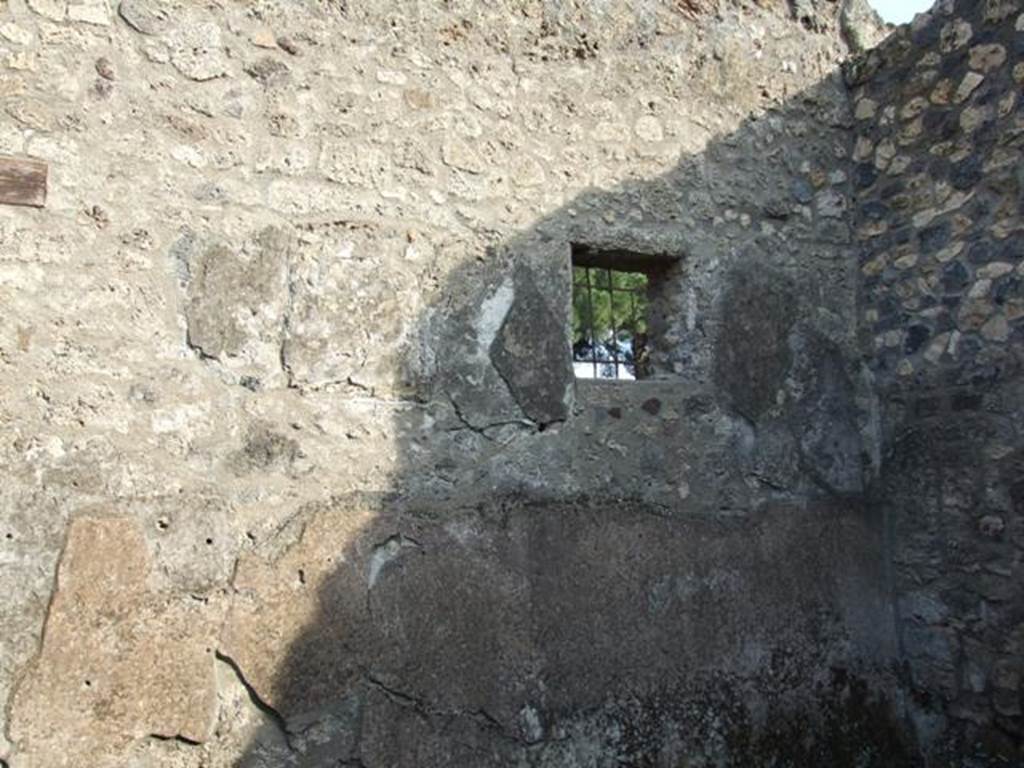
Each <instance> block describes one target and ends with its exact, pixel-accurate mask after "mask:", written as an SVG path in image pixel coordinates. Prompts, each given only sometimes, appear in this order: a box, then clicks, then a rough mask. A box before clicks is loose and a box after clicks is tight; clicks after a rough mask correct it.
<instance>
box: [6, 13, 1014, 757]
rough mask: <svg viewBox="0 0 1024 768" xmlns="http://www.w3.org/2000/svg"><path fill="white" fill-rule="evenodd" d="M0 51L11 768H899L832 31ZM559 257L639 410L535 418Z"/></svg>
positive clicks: (207, 19) (872, 420) (700, 30)
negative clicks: (616, 296) (37, 187)
mask: <svg viewBox="0 0 1024 768" xmlns="http://www.w3.org/2000/svg"><path fill="white" fill-rule="evenodd" d="M0 14H2V16H0V36H2V50H0V60H2V61H3V64H4V67H5V69H4V70H3V73H4V78H3V79H2V81H0V89H2V90H0V99H2V108H3V112H4V115H6V116H7V118H8V119H7V120H5V121H4V122H2V123H0V152H5V153H10V154H27V155H29V156H33V157H38V158H41V159H44V160H46V161H47V162H48V163H49V165H50V179H51V182H50V195H49V200H48V202H47V205H46V207H45V208H44V209H41V210H30V209H13V208H0V295H2V298H3V305H4V306H5V308H7V312H6V313H5V314H4V318H3V321H2V323H0V417H2V418H3V421H4V423H5V425H7V428H6V429H5V430H4V431H3V432H2V433H0V461H2V464H3V466H4V468H5V469H6V482H5V483H4V484H3V487H2V488H0V504H2V510H3V513H2V514H3V517H2V523H3V526H4V530H3V537H4V538H3V540H2V541H0V547H2V550H0V552H2V557H0V566H2V570H0V620H2V621H3V624H4V626H5V630H6V631H5V632H4V633H3V634H2V635H0V649H2V650H0V697H2V698H3V699H5V700H6V701H7V702H8V703H7V706H6V708H5V709H4V719H5V723H4V735H5V739H4V741H2V742H0V757H2V758H3V759H5V760H6V761H7V762H8V763H9V764H10V765H11V766H12V768H23V767H24V768H28V767H29V766H47V768H50V767H52V766H61V765H64V766H78V765H89V766H105V765H161V766H162V765H171V766H199V765H204V766H205V765H210V766H236V765H237V766H259V765H265V766H277V765H305V766H320V765H337V764H341V765H363V766H393V765H410V766H411V765H439V766H440V765H452V766H455V765H467V766H468V765H481V764H483V765H504V764H510V765H511V764H516V765H536V766H566V765H573V766H605V765H622V764H633V765H679V764H687V765H712V764H716V765H728V764H743V765H753V766H757V765H793V766H797V765H800V766H804V765H811V764H832V765H837V766H854V765H857V766H863V765H880V766H881V765H884V766H895V765H904V764H906V765H913V764H915V760H916V757H914V755H915V754H916V753H915V751H914V749H915V747H914V744H913V743H912V742H913V738H914V736H913V733H912V732H911V730H910V729H909V728H907V727H905V726H904V724H903V723H902V722H901V720H900V718H901V716H902V714H903V713H904V712H905V711H913V712H914V713H915V714H916V715H917V717H918V721H919V723H918V725H919V726H921V724H922V723H923V724H924V725H927V724H928V723H927V722H925V720H923V719H922V718H923V717H924V715H922V713H921V709H920V708H919V707H916V706H914V707H912V706H910V705H908V704H906V703H905V702H903V701H902V699H901V693H900V691H901V689H900V687H899V685H898V683H899V681H898V680H895V679H894V678H893V676H892V668H893V662H894V660H895V659H897V658H898V656H897V653H898V650H899V648H898V646H897V642H896V635H895V632H894V631H893V630H892V627H893V626H894V622H893V621H892V608H891V605H890V602H889V588H890V584H889V582H888V581H887V579H886V576H887V569H886V567H885V563H886V559H885V557H886V552H885V544H886V542H885V540H884V534H885V533H886V528H885V526H884V525H883V524H882V523H883V522H884V520H885V519H888V520H893V521H895V520H896V519H897V518H898V517H899V515H898V514H897V513H896V512H894V511H892V510H889V512H888V513H887V517H885V518H883V517H882V516H881V515H880V514H879V512H878V509H879V507H878V506H875V505H872V504H870V503H868V501H869V500H870V498H871V497H870V495H869V494H868V493H867V491H869V490H871V483H872V482H875V480H874V479H875V478H876V477H877V476H879V473H880V472H881V476H882V478H883V481H880V482H884V478H886V477H890V476H891V473H892V472H894V471H895V470H894V469H893V468H894V467H898V466H901V465H900V464H899V463H898V462H893V461H886V462H885V463H883V462H882V456H883V455H887V454H886V453H885V452H884V451H883V450H882V447H883V446H885V447H886V448H888V447H889V446H891V445H895V444H896V443H895V442H894V438H893V435H894V434H896V432H895V427H894V426H893V425H894V424H896V421H894V415H893V414H895V413H896V412H895V411H894V410H893V408H894V405H893V403H894V400H893V399H892V398H889V397H888V396H887V397H886V399H885V401H884V402H885V407H884V408H883V409H882V411H881V412H880V411H879V409H878V408H877V407H876V395H875V387H876V386H880V385H884V384H886V381H885V377H884V375H883V374H882V373H881V372H880V370H875V371H874V374H873V375H874V378H872V373H871V371H869V370H867V369H866V368H865V366H864V365H863V360H862V358H863V355H862V349H861V346H860V340H859V338H858V334H857V328H858V323H859V318H860V316H859V315H858V311H859V310H858V303H857V298H858V286H859V284H860V280H859V277H858V271H857V267H858V263H857V252H858V251H857V249H858V247H861V245H862V243H861V240H860V237H859V235H858V236H855V234H854V230H853V229H852V226H851V225H852V224H856V225H857V227H858V232H862V231H863V226H862V222H861V221H860V217H861V215H862V211H863V205H864V204H866V202H867V201H866V199H865V195H866V194H867V193H866V192H865V188H864V186H863V183H862V178H861V175H860V174H861V173H862V171H863V168H862V166H861V165H860V164H856V165H855V164H854V161H853V158H854V157H857V155H855V154H854V153H856V152H858V151H861V152H862V151H863V146H862V145H857V147H855V145H854V134H853V131H852V128H853V127H854V113H853V111H852V109H851V106H850V102H849V93H848V90H847V88H846V85H845V84H844V82H843V81H842V79H841V77H840V76H839V74H838V72H837V66H838V64H839V62H840V61H841V60H842V59H843V58H844V57H845V55H846V54H847V53H848V52H849V50H850V48H856V47H861V46H863V45H865V44H867V43H870V42H871V37H872V35H876V34H877V32H878V30H877V28H874V27H873V26H872V25H871V24H870V21H871V19H870V15H869V14H865V13H864V8H863V6H862V5H861V4H859V3H856V2H843V3H834V2H824V1H819V0H806V1H805V0H800V1H799V2H793V3H781V2H779V3H771V2H745V1H743V0H735V1H732V2H724V1H723V2H716V3H711V2H704V1H703V0H681V1H670V0H649V1H645V2H626V0H615V1H613V2H604V3H570V2H559V1H558V0H544V1H541V0H537V2H527V3H523V2H519V1H518V0H516V1H515V2H513V0H508V1H507V2H495V3H488V4H487V7H486V8H485V7H484V4H482V3H476V2H455V3H440V2H434V0H429V1H428V0H420V1H418V2H407V1H405V0H403V2H401V3H398V2H394V3H392V2H379V3H366V4H362V3H354V2H352V3H344V2H328V1H326V0H324V1H323V2H318V3H306V4H298V3H291V2H283V1H282V2H274V1H271V0H262V1H261V2H254V3H245V4H241V3H240V4H231V3H224V4H209V5H205V4H204V5H200V4H196V3H185V2H180V3H156V2H147V1H146V0H124V1H123V2H121V3H120V4H119V6H118V7H117V8H114V7H113V6H110V5H108V4H107V3H106V2H105V0H67V1H65V0H9V2H7V3H0ZM865 20H866V21H865ZM1008 51H1009V46H1008ZM866 82H867V80H865V83H866ZM861 87H864V86H861ZM886 93H888V91H886ZM874 98H875V99H876V101H877V100H878V99H879V98H880V97H874ZM879 109H880V110H881V111H880V112H879V114H881V113H882V112H884V106H882V107H879ZM867 120H868V118H863V119H861V121H860V122H859V123H858V124H857V125H858V126H859V125H865V124H867V122H866V121H867ZM879 130H881V128H879ZM855 189H856V192H855V191H854V190H855ZM854 203H856V205H854ZM573 243H577V244H582V245H588V246H592V247H605V248H619V249H626V250H631V251H636V252H640V253H658V254H672V255H673V256H675V257H678V258H679V260H680V264H681V269H682V271H683V275H682V277H681V284H682V286H683V290H681V291H680V292H679V295H678V296H675V297H674V298H673V301H674V302H675V303H674V313H673V318H672V319H671V322H670V323H669V324H668V326H669V327H668V328H667V329H666V338H667V339H668V340H669V341H670V342H671V343H672V344H673V345H674V349H675V352H674V353H673V355H672V357H671V360H670V363H671V364H672V366H673V367H674V370H673V371H672V373H671V375H667V376H665V377H664V378H661V379H657V380H652V381H648V382H640V383H635V384H625V383H620V384H609V383H602V382H576V381H573V379H572V376H571V370H570V368H569V358H568V351H569V350H568V344H567V338H568V336H567V334H568V307H569V301H568V292H569V269H568V266H569V251H570V247H571V244H573ZM866 290H867V289H865V291H866ZM865 295H866V294H865ZM863 309H864V308H862V310H861V311H863ZM986 322H988V321H987V320H986ZM1007 327H1008V328H1009V326H1007ZM914 333H917V332H914ZM1006 348H1007V349H1009V346H1007V347H1006ZM879 359H881V358H879ZM880 364H881V363H880V362H879V363H878V365H880ZM876 368H877V365H876ZM894 381H895V379H894ZM882 437H884V438H885V439H884V441H882V440H881V438H882ZM928 466H933V464H932V463H929V464H928ZM985 466H988V465H987V464H986V465H985ZM979 471H980V470H979ZM886 473H889V474H886ZM978 477H980V475H979V476H978ZM1007 519H1008V518H1007ZM893 530H894V537H895V540H896V541H901V540H903V539H901V538H900V537H899V532H900V531H901V530H902V529H900V528H899V526H898V525H897V524H896V523H895V522H894V525H893ZM1006 535H1007V536H1009V534H1006ZM997 575H998V574H997ZM993 578H995V577H993ZM1000 578H1004V577H1002V576H1000ZM979 583H980V582H979ZM1002 583H1011V581H1004V582H1002ZM903 591H904V592H905V591H906V590H903ZM900 605H901V606H902V605H903V602H901V603H900ZM901 610H904V609H903V608H901ZM904 613H905V611H904ZM909 636H910V635H909V633H908V630H907V627H906V625H903V633H902V637H903V648H904V650H905V651H906V653H907V654H908V656H907V657H908V658H912V656H910V653H911V652H913V651H914V649H915V648H916V647H918V646H916V645H914V643H912V642H908V640H907V638H908V637H909ZM919 645H920V647H924V641H922V642H921V643H920V644H919ZM918 674H921V673H918ZM936 685H937V683H936V682H935V681H934V680H933V679H932V678H927V679H923V678H922V681H921V682H920V684H919V685H918V688H919V689H920V690H922V691H925V690H927V691H931V690H938V689H937V688H936V687H935V686H936ZM993 685H994V683H993ZM992 690H994V689H992ZM929 722H930V721H929ZM939 725H942V724H941V723H940V724H939ZM937 727H938V726H937ZM943 727H944V726H943ZM918 732H919V733H923V734H924V736H925V737H927V736H928V734H927V733H926V732H925V731H924V730H922V728H921V727H919V728H918Z"/></svg>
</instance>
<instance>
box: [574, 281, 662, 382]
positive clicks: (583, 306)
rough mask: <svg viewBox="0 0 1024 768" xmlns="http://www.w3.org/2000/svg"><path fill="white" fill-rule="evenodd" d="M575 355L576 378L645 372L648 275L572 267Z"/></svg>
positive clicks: (637, 375) (634, 375)
mask: <svg viewBox="0 0 1024 768" xmlns="http://www.w3.org/2000/svg"><path fill="white" fill-rule="evenodd" d="M572 275H573V281H572V283H573V284H572V361H573V369H574V370H575V372H576V376H577V378H581V379H627V380H632V379H642V378H644V377H645V376H646V375H647V364H646V363H647V275H646V274H644V273H643V272H627V271H624V270H618V269H607V268H605V267H589V266H577V265H574V266H573V269H572Z"/></svg>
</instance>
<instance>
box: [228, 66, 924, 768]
mask: <svg viewBox="0 0 1024 768" xmlns="http://www.w3.org/2000/svg"><path fill="white" fill-rule="evenodd" d="M837 77H838V76H837ZM837 77H836V78H833V79H830V80H828V81H826V82H823V83H822V84H820V85H818V86H816V87H815V88H812V89H810V90H808V91H807V92H805V93H802V94H800V95H799V96H797V97H795V98H793V99H791V100H790V101H789V102H788V103H787V104H786V105H785V106H784V107H782V108H780V109H777V110H773V111H771V112H769V113H767V114H765V115H764V116H759V117H756V118H750V119H748V120H746V121H745V122H744V123H743V124H742V125H741V126H740V128H739V129H738V130H737V131H735V132H734V133H732V134H731V135H728V136H723V137H719V138H718V139H716V140H714V141H713V142H712V143H710V144H709V145H708V146H707V148H706V149H705V150H704V151H703V152H702V153H700V154H698V155H694V156H690V157H687V158H685V159H684V160H683V161H682V162H681V163H680V164H679V165H678V167H676V168H675V169H674V170H672V171H671V172H669V173H667V174H665V175H664V176H662V177H659V178H656V179H651V180H647V181H643V182H639V181H638V182H626V183H623V184H621V185H620V186H619V187H617V188H616V189H614V190H611V191H596V190H595V191H589V192H586V193H584V194H583V195H581V196H579V197H578V198H577V199H575V200H573V201H572V202H571V203H569V204H568V205H566V206H564V207H563V208H561V209H559V210H558V211H555V212H554V213H552V214H550V215H548V216H546V217H544V218H543V219H541V220H540V221H538V222H537V223H536V225H535V226H533V227H531V228H530V229H529V230H528V231H524V232H522V233H520V234H518V235H516V236H515V237H512V238H510V239H507V240H504V241H502V242H495V243H494V246H493V247H492V249H491V250H490V251H489V252H488V253H486V254H484V253H481V254H479V258H476V259H471V260H469V261H468V263H467V264H466V266H464V267H462V268H461V269H459V270H457V271H456V272H455V273H453V274H451V275H450V276H449V277H448V279H447V282H446V287H445V289H444V290H443V291H442V292H441V297H442V298H441V299H440V300H439V301H437V302H436V303H435V304H434V305H433V306H431V307H430V308H429V309H428V310H427V311H426V312H425V313H424V315H423V317H422V319H421V322H420V326H419V328H418V329H417V337H416V338H415V339H414V340H412V341H410V344H409V348H408V350H407V355H406V357H407V360H406V366H405V369H404V371H403V372H402V374H401V375H400V381H399V385H398V387H397V388H398V389H400V390H402V391H405V392H406V393H408V395H409V398H410V407H409V408H408V409H407V410H406V411H404V413H405V414H406V415H405V416H404V417H402V418H401V419H400V420H399V421H398V423H396V424H395V428H394V435H395V451H396V452H397V453H398V454H399V456H400V460H399V462H398V464H397V467H398V469H397V470H396V472H395V475H394V478H393V493H391V494H389V495H388V496H386V497H366V496H359V497H350V496H346V497H343V498H330V499H325V500H324V501H323V502H322V503H321V504H318V505H315V506H313V507H309V508H306V509H303V510H302V511H301V512H300V514H298V515H297V516H296V517H295V518H294V519H293V520H292V521H291V523H290V524H289V525H288V526H287V527H286V528H285V529H284V530H283V531H281V533H280V534H279V536H278V537H277V538H276V539H275V540H274V541H272V542H270V543H269V544H268V545H267V546H266V547H264V548H263V550H261V551H259V552H257V553H255V554H251V555H247V556H245V557H243V558H242V560H241V561H240V563H239V565H238V568H237V572H236V575H235V580H234V588H235V590H236V595H235V598H234V603H233V608H232V610H231V613H230V616H229V618H228V621H227V624H226V627H225V631H224V635H223V639H222V644H221V647H220V649H219V657H220V658H221V660H222V661H224V662H225V663H227V664H229V665H230V666H232V667H233V668H234V669H235V671H236V673H237V674H238V675H239V677H240V678H242V679H243V680H244V682H245V684H246V688H247V690H248V692H249V694H250V696H251V698H252V700H253V702H254V703H255V704H256V705H257V706H258V707H259V708H260V709H261V710H262V712H263V713H264V715H265V723H264V725H263V726H261V727H259V728H257V729H256V731H255V732H254V733H253V736H252V739H251V743H250V745H249V747H248V750H247V752H246V754H245V756H244V757H242V758H241V759H240V760H239V761H238V762H237V766H239V768H242V767H243V766H244V767H245V768H253V767H255V766H271V765H274V766H277V765H302V766H338V765H358V766H442V765H443V766H470V765H472V766H480V765H505V764H508V765H512V764H515V765H538V766H543V765H559V766H569V765H578V766H605V765H608V766H611V765H651V766H679V765H687V766H698V765H724V764H730V765H739V764H742V765H749V766H759V765H773V766H779V765H792V766H797V765H800V766H806V765H814V764H826V763H827V764H829V765H834V766H854V765H857V766H871V765H877V766H881V765H885V766H898V765H912V764H914V761H913V760H912V759H911V758H910V757H909V756H908V755H909V754H910V752H909V745H908V743H907V739H906V737H905V735H904V729H903V728H902V727H901V726H900V725H899V722H898V719H899V718H898V716H897V714H896V713H895V711H894V709H893V708H892V707H891V706H890V704H888V703H887V701H886V700H885V698H884V696H883V692H884V691H885V690H886V689H887V688H888V687H889V685H890V682H891V681H890V680H889V679H888V677H887V671H886V670H887V668H888V665H889V660H890V657H891V653H892V643H891V629H890V628H891V617H890V613H889V608H888V600H887V597H886V585H885V584H884V578H883V571H884V569H883V567H882V560H883V558H882V552H881V547H882V531H881V529H882V524H881V521H879V520H875V519H872V517H871V515H870V514H869V513H868V511H867V510H866V509H865V507H864V506H863V505H862V503H861V493H862V488H863V486H864V483H865V478H866V477H867V475H868V474H869V473H870V470H871V459H870V456H871V454H872V450H871V445H870V439H869V437H865V436H866V435H868V436H869V435H870V429H869V425H870V421H871V418H870V413H869V408H868V405H867V403H868V401H869V398H866V397H864V392H863V387H862V385H861V383H860V378H859V377H860V367H859V365H860V364H859V354H858V351H857V349H856V346H855V334H854V333H853V332H852V328H853V327H854V326H855V321H856V311H855V307H854V296H855V266H854V259H853V258H852V256H851V248H852V246H851V239H850V232H849V229H848V227H847V225H846V220H845V215H846V211H845V206H846V202H845V201H846V200H847V199H848V197H849V194H848V189H847V181H846V176H845V174H844V173H843V168H844V166H845V160H844V158H845V155H846V152H847V146H846V142H847V133H846V128H847V127H848V123H847V121H848V118H847V111H846V110H847V107H846V100H845V95H844V92H843V86H842V84H841V83H840V82H839V81H838V79H837ZM712 220H717V223H716V225H715V226H714V227H708V226H706V225H705V224H704V222H708V221H712ZM698 222H701V223H698ZM570 243H584V244H588V245H591V246H596V247H606V248H610V249H624V250H628V251H633V252H638V253H642V254H654V255H658V254H661V255H665V254H668V255H675V256H679V257H681V258H682V267H683V273H684V276H683V282H684V284H685V290H684V291H683V292H682V293H681V294H680V295H678V296H675V297H674V298H673V301H672V302H670V303H669V305H668V307H669V308H668V310H667V314H670V315H672V317H671V318H669V321H668V322H667V323H666V327H665V331H664V332H665V336H666V339H667V341H668V342H669V343H668V347H669V348H671V349H672V350H673V351H672V353H671V354H670V355H669V357H670V359H668V360H667V361H666V365H667V367H668V368H670V369H674V373H673V374H672V375H669V376H666V377H664V378H661V379H657V380H651V381H645V382H639V383H635V384H625V383H612V384H609V383H602V382H589V383H588V382H574V381H573V378H572V371H571V367H570V361H569V348H570V345H569V330H568V324H569V309H568V307H569V292H570V270H569V262H568V258H569V244H570Z"/></svg>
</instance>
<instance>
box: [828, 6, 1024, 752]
mask: <svg viewBox="0 0 1024 768" xmlns="http://www.w3.org/2000/svg"><path fill="white" fill-rule="evenodd" d="M1022 53H1024V16H1022V15H1021V8H1020V6H1019V4H1018V3H1011V2H998V1H997V0H986V1H985V2H948V1H947V2H940V3H938V4H937V6H936V9H935V10H934V12H933V13H932V14H930V15H928V16H924V17H922V18H921V19H919V21H918V23H916V24H915V25H914V26H913V27H910V28H906V29H901V30H900V31H899V32H898V33H896V34H895V35H893V37H892V38H890V39H889V40H888V41H887V42H886V43H885V44H884V45H882V46H881V47H880V48H878V49H877V50H875V51H872V52H871V53H870V54H868V55H867V56H866V57H864V58H862V59H861V60H859V61H857V62H855V64H854V65H853V66H851V67H850V68H849V71H848V75H849V76H850V79H851V81H852V83H853V84H854V89H855V90H854V96H855V102H854V109H855V115H856V118H857V123H856V133H857V139H856V146H855V149H854V160H855V161H856V166H855V169H854V173H853V179H854V186H855V188H856V204H855V227H856V233H857V239H858V241H859V243H860V267H861V283H862V287H861V306H860V311H861V321H862V323H863V328H864V331H865V339H864V342H865V345H866V349H867V356H868V359H869V360H870V365H871V369H872V372H873V376H874V381H875V385H876V386H877V388H878V391H879V396H880V407H881V428H882V434H883V436H884V437H883V454H882V460H881V465H882V472H881V477H880V480H879V482H878V484H877V487H876V488H875V491H874V503H876V504H877V505H879V507H880V508H881V509H884V510H885V514H886V515H887V516H888V520H889V526H890V536H891V554H892V562H893V569H894V570H893V573H894V578H895V586H896V593H897V610H898V614H899V625H900V636H901V640H900V642H901V653H902V655H903V657H904V659H905V664H906V667H905V671H906V675H907V682H908V684H909V686H910V689H911V691H912V699H911V700H912V702H913V704H914V709H915V710H916V716H915V719H916V721H917V725H918V729H919V733H920V734H921V735H922V737H923V739H924V741H925V742H927V743H929V744H930V747H931V749H932V751H933V752H934V753H935V754H937V755H940V754H947V753H949V754H971V753H973V752H975V751H977V753H978V754H979V755H982V756H987V758H988V759H991V760H995V761H997V764H1001V763H998V760H997V759H998V758H1001V759H1002V760H1004V761H1009V762H1010V763H1015V762H1018V761H1020V759H1021V755H1022V753H1021V738H1022V720H1021V714H1022V712H1021V703H1022V688H1021V676H1022V671H1024V573H1022V570H1021V561H1022V556H1024V506H1022V498H1024V497H1022V490H1024V486H1022V484H1021V483H1022V480H1024V475H1022V453H1021V449H1022V447H1024V437H1022V431H1021V430H1022V427H1024V422H1022V413H1024V411H1022V405H1024V399H1022V397H1024V384H1022V380H1021V362H1022V350H1024V321H1022V317H1024V265H1022V259H1021V252H1022V245H1021V242H1022V240H1021V238H1022V225H1024V222H1022V218H1021V201H1022V194H1024V186H1022V184H1024V177H1022V175H1021V168H1022V163H1021V159H1022V158H1021V150H1022V145H1024V132H1022V131H1024V116H1022V115H1024V113H1022V108H1024V107H1022V104H1021V99H1020V90H1021V83H1022V82H1024V63H1022V62H1021V54H1022Z"/></svg>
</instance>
